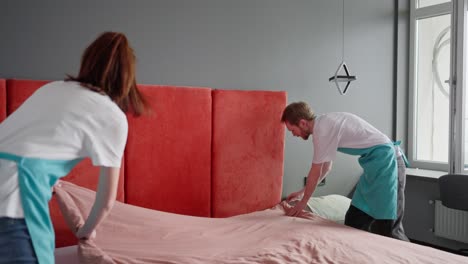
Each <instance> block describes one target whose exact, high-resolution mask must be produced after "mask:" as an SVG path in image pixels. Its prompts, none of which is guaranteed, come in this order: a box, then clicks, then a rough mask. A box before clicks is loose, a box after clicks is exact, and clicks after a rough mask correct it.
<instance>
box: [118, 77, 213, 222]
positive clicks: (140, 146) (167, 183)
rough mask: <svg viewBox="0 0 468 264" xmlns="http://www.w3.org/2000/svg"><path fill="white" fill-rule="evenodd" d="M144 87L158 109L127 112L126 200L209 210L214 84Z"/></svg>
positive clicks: (190, 210)
mask: <svg viewBox="0 0 468 264" xmlns="http://www.w3.org/2000/svg"><path fill="white" fill-rule="evenodd" d="M139 87H140V89H141V91H142V92H143V94H144V95H146V96H147V97H148V99H149V101H150V104H151V109H152V110H153V113H152V115H150V116H146V117H140V118H133V117H131V116H128V127H129V135H128V140H127V146H126V149H125V158H126V164H127V171H126V172H125V178H126V181H125V190H126V194H127V200H126V201H127V203H130V204H134V205H138V206H143V207H146V208H151V209H157V210H161V211H167V212H173V213H179V214H187V215H195V216H210V197H211V194H210V189H211V89H208V88H194V87H192V88H187V87H175V86H157V85H140V86H139Z"/></svg>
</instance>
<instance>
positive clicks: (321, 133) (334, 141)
mask: <svg viewBox="0 0 468 264" xmlns="http://www.w3.org/2000/svg"><path fill="white" fill-rule="evenodd" d="M312 138H313V141H314V158H313V160H312V163H315V164H319V163H323V162H328V161H333V160H334V159H335V157H336V153H337V150H338V143H339V141H340V128H339V126H338V125H337V124H336V123H335V122H333V120H330V119H326V118H324V119H322V120H320V121H319V122H317V123H316V127H315V128H314V134H313V135H312Z"/></svg>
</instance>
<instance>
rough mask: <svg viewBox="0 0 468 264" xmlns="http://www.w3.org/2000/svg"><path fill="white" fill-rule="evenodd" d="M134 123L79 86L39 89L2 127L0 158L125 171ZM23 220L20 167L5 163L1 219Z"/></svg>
mask: <svg viewBox="0 0 468 264" xmlns="http://www.w3.org/2000/svg"><path fill="white" fill-rule="evenodd" d="M127 134H128V123H127V118H126V116H125V114H124V113H123V112H122V110H121V109H120V108H119V107H118V106H117V105H116V104H115V103H114V102H113V101H112V100H111V99H110V98H109V97H108V96H107V95H102V94H99V93H97V92H94V91H91V90H89V89H87V88H84V87H82V86H81V85H80V84H79V83H77V82H65V81H56V82H51V83H49V84H46V85H44V86H43V87H41V88H39V89H38V90H37V91H36V92H35V93H34V94H33V95H32V96H30V97H29V98H28V99H27V100H26V101H25V102H24V103H23V104H22V105H21V106H20V107H19V108H18V109H17V110H16V111H15V112H14V113H12V114H11V115H9V116H8V118H7V119H6V120H4V121H3V122H2V123H0V152H5V153H10V154H13V155H17V156H22V157H28V158H40V159H51V160H73V159H77V158H85V157H89V158H91V160H92V163H93V165H95V166H106V167H120V165H121V164H120V163H121V160H122V155H123V151H124V148H125V144H126V141H127ZM2 216H4V217H5V216H6V217H12V218H23V217H24V213H23V209H22V206H21V199H20V193H19V186H18V173H17V168H16V163H15V162H12V161H8V160H3V159H0V217H2Z"/></svg>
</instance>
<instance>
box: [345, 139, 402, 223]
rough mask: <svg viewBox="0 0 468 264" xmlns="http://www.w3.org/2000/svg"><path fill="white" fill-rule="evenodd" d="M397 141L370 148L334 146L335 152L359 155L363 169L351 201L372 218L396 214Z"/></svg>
mask: <svg viewBox="0 0 468 264" xmlns="http://www.w3.org/2000/svg"><path fill="white" fill-rule="evenodd" d="M397 145H399V142H398V141H397V142H395V143H388V144H381V145H377V146H373V147H370V148H363V149H355V148H338V151H340V152H342V153H345V154H350V155H359V156H361V157H360V158H359V164H360V165H361V167H362V168H363V170H364V172H363V174H362V176H361V177H360V178H359V181H358V183H357V185H356V190H355V192H354V195H353V199H352V201H351V204H352V205H354V206H355V207H357V208H359V209H360V210H361V211H363V212H365V213H366V214H368V215H370V216H372V217H373V218H375V219H391V220H394V219H396V217H397V194H398V165H397V160H396V155H395V146H397Z"/></svg>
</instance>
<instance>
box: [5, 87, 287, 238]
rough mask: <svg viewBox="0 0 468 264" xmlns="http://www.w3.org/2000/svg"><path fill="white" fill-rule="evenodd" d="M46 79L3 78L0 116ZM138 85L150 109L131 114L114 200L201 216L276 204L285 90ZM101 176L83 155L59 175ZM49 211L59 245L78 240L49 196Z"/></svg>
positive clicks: (91, 180) (88, 183) (75, 178)
mask: <svg viewBox="0 0 468 264" xmlns="http://www.w3.org/2000/svg"><path fill="white" fill-rule="evenodd" d="M45 83H47V81H33V80H6V82H2V80H0V103H1V102H3V101H5V99H3V101H2V98H6V104H0V120H2V119H1V117H2V108H3V109H5V110H3V111H4V112H5V111H6V115H8V114H11V113H12V112H13V111H14V110H16V109H17V108H18V107H19V106H20V105H21V103H23V102H24V100H26V99H27V98H28V97H29V96H30V95H31V94H33V93H34V91H35V90H36V89H37V88H39V87H40V86H41V85H43V84H45ZM4 86H6V89H5V87H4ZM139 88H140V89H141V91H142V93H143V94H144V95H145V96H147V97H148V99H149V102H150V105H151V109H152V111H153V113H152V114H151V115H149V116H144V117H140V118H134V117H132V116H128V123H129V134H128V140H127V146H126V149H125V153H124V157H123V159H124V160H123V163H122V170H121V178H120V182H119V191H118V200H119V201H123V202H126V203H129V204H133V205H137V206H142V207H146V208H151V209H156V210H162V211H167V212H173V213H179V214H187V215H194V216H206V217H210V216H211V217H226V216H232V215H238V214H242V213H248V212H252V211H257V210H263V209H266V208H269V207H271V206H274V205H275V204H277V203H278V202H279V201H280V197H281V188H282V175H283V156H284V127H283V125H282V124H281V123H280V118H281V112H282V110H283V108H284V107H285V105H286V93H285V92H272V91H236V90H213V89H210V88H198V87H177V86H160V85H139ZM2 91H3V93H2ZM2 95H3V97H2ZM5 95H6V96H5ZM5 105H6V108H5ZM98 174H99V169H98V168H95V167H93V166H91V163H90V161H89V160H88V159H87V160H85V161H83V162H81V163H80V164H79V165H78V166H77V167H76V168H74V170H73V171H72V172H71V174H70V175H68V176H67V177H65V178H64V180H68V181H71V182H74V183H76V184H78V185H81V186H84V187H88V188H90V189H93V190H95V189H96V185H97V178H98V177H97V176H98ZM50 211H51V216H52V221H53V224H54V229H55V232H56V246H57V247H62V246H67V245H72V244H75V243H76V239H75V238H74V236H73V234H72V233H71V232H70V231H69V230H68V228H67V227H66V225H65V223H64V221H63V219H62V217H61V214H60V212H59V210H58V206H57V204H56V203H55V200H54V199H52V201H51V203H50Z"/></svg>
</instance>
